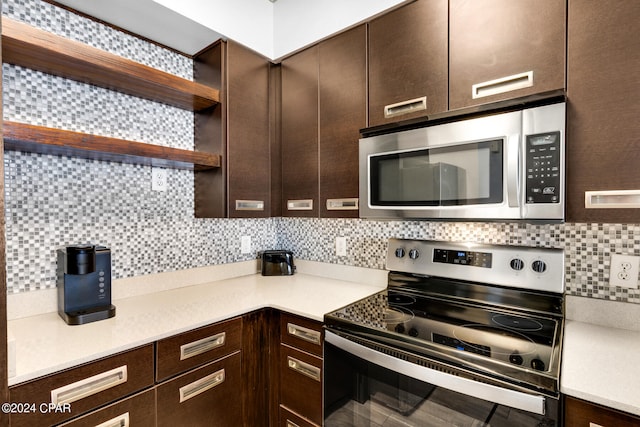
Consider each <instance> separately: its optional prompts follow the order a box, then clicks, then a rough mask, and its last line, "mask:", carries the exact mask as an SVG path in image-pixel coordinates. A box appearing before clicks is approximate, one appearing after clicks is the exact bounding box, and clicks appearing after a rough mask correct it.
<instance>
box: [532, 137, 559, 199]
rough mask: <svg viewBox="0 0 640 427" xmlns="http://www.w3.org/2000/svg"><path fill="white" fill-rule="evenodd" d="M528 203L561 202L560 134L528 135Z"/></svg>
mask: <svg viewBox="0 0 640 427" xmlns="http://www.w3.org/2000/svg"><path fill="white" fill-rule="evenodd" d="M526 150H527V156H526V159H525V161H526V171H527V181H526V182H527V185H526V196H525V197H526V202H527V203H559V202H560V191H561V189H560V170H561V165H560V132H548V133H540V134H536V135H527V142H526Z"/></svg>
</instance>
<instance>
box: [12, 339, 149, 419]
mask: <svg viewBox="0 0 640 427" xmlns="http://www.w3.org/2000/svg"><path fill="white" fill-rule="evenodd" d="M153 384H154V380H153V345H151V344H149V345H146V346H144V347H140V348H137V349H135V350H130V351H127V352H124V353H120V354H116V355H114V356H110V357H107V358H104V359H101V360H97V361H95V362H91V363H87V364H85V365H82V366H78V367H76V368H72V369H69V370H66V371H63V372H60V373H57V374H53V375H50V376H47V377H43V378H40V379H37V380H33V381H29V382H27V383H24V384H20V385H17V386H15V387H12V388H11V389H10V391H9V395H10V397H11V401H12V402H15V403H27V402H33V403H34V404H36V406H37V407H36V409H39V406H38V405H40V404H41V403H48V402H52V403H54V404H58V405H59V406H58V409H59V410H58V411H52V412H48V411H44V412H41V411H39V410H36V412H35V413H22V414H12V415H11V425H12V426H15V427H18V426H28V427H34V426H50V425H53V424H57V423H60V422H63V421H65V420H68V419H70V418H72V417H75V416H77V415H80V414H83V413H86V412H89V411H92V410H93V409H95V408H97V407H99V406H102V405H105V404H107V403H111V402H114V401H116V400H118V399H121V398H123V397H125V396H128V395H130V394H132V393H135V392H137V391H139V390H142V389H144V388H146V387H150V386H153ZM67 408H68V409H69V410H67Z"/></svg>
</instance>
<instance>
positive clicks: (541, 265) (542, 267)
mask: <svg viewBox="0 0 640 427" xmlns="http://www.w3.org/2000/svg"><path fill="white" fill-rule="evenodd" d="M531 268H532V269H533V271H535V272H536V273H544V272H545V271H547V263H545V262H544V261H540V260H537V261H533V263H532V264H531Z"/></svg>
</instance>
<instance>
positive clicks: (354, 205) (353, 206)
mask: <svg viewBox="0 0 640 427" xmlns="http://www.w3.org/2000/svg"><path fill="white" fill-rule="evenodd" d="M358 203H359V200H358V199H357V198H349V199H327V210H328V211H357V210H358Z"/></svg>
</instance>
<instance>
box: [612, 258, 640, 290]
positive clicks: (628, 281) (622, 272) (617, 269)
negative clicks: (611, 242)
mask: <svg viewBox="0 0 640 427" xmlns="http://www.w3.org/2000/svg"><path fill="white" fill-rule="evenodd" d="M639 266H640V257H638V256H633V255H620V254H612V255H611V271H610V273H609V285H611V286H622V287H624V288H637V287H638V267H639Z"/></svg>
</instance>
